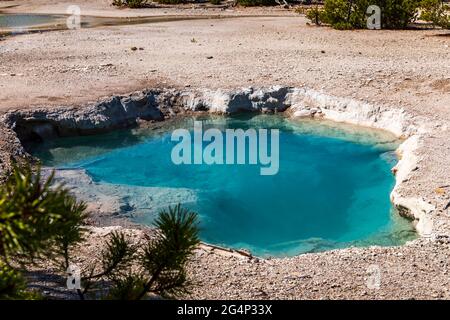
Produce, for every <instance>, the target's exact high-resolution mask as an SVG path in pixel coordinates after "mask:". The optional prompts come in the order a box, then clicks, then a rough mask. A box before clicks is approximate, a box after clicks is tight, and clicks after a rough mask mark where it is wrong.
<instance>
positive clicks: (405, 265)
mask: <svg viewBox="0 0 450 320" xmlns="http://www.w3.org/2000/svg"><path fill="white" fill-rule="evenodd" d="M0 2H1V1H0ZM78 2H80V3H81V4H82V10H83V14H86V15H99V14H102V15H104V16H121V17H127V16H133V15H141V14H143V15H166V14H194V13H195V14H198V11H199V10H203V9H198V10H197V9H195V10H194V9H192V10H191V9H189V10H184V9H183V10H179V8H175V7H174V8H171V9H170V10H168V9H166V8H164V9H157V10H154V9H144V11H145V12H144V11H139V10H135V11H133V10H116V9H115V8H113V7H111V6H110V5H109V1H106V0H105V1H103V0H96V1H92V0H89V1H88V0H81V1H78ZM71 3H72V2H71V1H64V0H32V1H31V0H27V1H12V2H11V1H6V2H5V3H2V5H3V7H4V6H10V5H11V4H17V5H18V6H16V7H14V8H11V9H8V12H26V13H32V12H35V13H61V12H62V13H64V12H65V10H66V8H67V5H68V4H71ZM3 7H2V8H3ZM251 10H253V9H251ZM166 11H167V12H168V13H167V12H166ZM248 11H249V10H243V9H242V11H241V10H240V9H239V10H234V11H233V12H229V14H230V15H236V16H239V15H247V14H249V12H248ZM257 11H258V12H255V14H256V15H259V14H264V12H266V9H258V10H257ZM204 13H205V14H208V12H207V10H205V12H204ZM202 14H203V12H202ZM221 14H222V13H221ZM274 14H275V12H274ZM276 14H277V15H279V16H278V17H276V18H271V17H269V16H267V17H253V18H242V19H240V18H235V19H233V20H230V19H208V20H198V21H189V22H188V21H178V22H170V23H169V22H160V23H154V24H151V25H135V26H115V27H99V28H92V29H83V28H82V29H80V30H77V31H73V32H72V31H56V32H49V33H45V34H29V35H21V36H17V37H8V38H5V39H2V41H1V48H0V60H1V61H2V64H1V65H0V118H1V119H2V121H0V173H3V174H4V173H5V172H7V171H8V170H9V169H10V165H11V161H13V160H16V161H17V160H20V159H22V158H24V157H28V156H29V155H28V154H27V152H26V149H25V148H24V145H23V144H26V141H27V139H31V140H33V139H42V138H44V139H48V138H52V137H55V136H58V135H73V134H94V133H96V132H104V131H105V130H115V129H118V128H122V127H124V126H135V125H138V124H139V123H141V122H148V121H146V120H142V119H148V120H151V119H154V120H151V121H159V120H161V114H162V115H163V116H164V118H166V119H167V118H169V119H170V118H176V117H177V116H182V115H183V114H189V113H190V112H199V111H192V110H194V109H195V110H205V111H201V112H206V110H207V109H209V108H212V109H217V110H216V111H218V112H219V113H220V112H227V111H233V110H234V108H236V106H237V108H238V109H239V103H240V102H239V100H233V99H243V100H242V102H243V103H244V105H246V106H247V107H246V108H248V109H249V110H252V111H258V112H272V111H275V110H277V111H280V110H281V109H283V108H286V109H287V110H285V111H284V112H285V113H286V114H289V115H290V116H293V117H297V116H299V117H302V116H306V117H311V116H312V117H314V118H315V117H319V118H322V117H323V118H327V119H331V120H335V121H346V122H350V123H354V124H358V125H362V126H369V127H376V128H379V129H386V130H388V131H391V132H394V133H395V134H396V135H397V136H401V137H402V138H403V139H404V142H403V144H402V146H401V147H400V148H399V150H398V152H399V154H400V156H401V160H400V162H399V164H398V165H397V167H396V168H395V169H394V171H395V174H396V180H397V184H396V186H395V189H394V191H393V193H392V194H391V197H392V200H393V202H394V203H396V204H397V206H398V207H399V208H400V212H401V213H402V214H403V215H405V216H409V217H410V218H412V219H415V220H416V226H417V229H418V230H419V232H420V233H421V234H422V236H421V237H420V238H418V239H417V240H414V241H411V242H408V243H407V244H406V245H403V246H400V247H389V248H386V247H368V248H347V249H342V250H333V251H328V252H323V253H314V254H304V255H300V256H297V257H293V258H284V259H258V258H254V257H249V256H248V255H242V254H239V253H236V252H229V251H227V250H222V249H220V248H213V247H210V246H201V247H200V248H199V249H198V250H197V251H196V253H195V256H194V257H193V259H192V261H191V263H190V266H189V279H190V280H191V281H192V283H193V284H194V286H193V288H192V292H191V294H189V295H187V296H186V297H187V298H193V299H281V298H284V299H357V298H359V299H449V298H450V290H449V288H450V277H449V272H450V266H449V263H448V256H450V224H449V220H450V212H449V209H450V166H449V163H448V159H450V143H449V141H450V130H449V129H450V128H449V127H448V121H449V120H450V112H449V109H448V106H449V102H450V94H449V93H450V78H449V70H450V69H449V68H450V66H449V65H448V61H449V57H450V51H449V49H448V48H449V45H450V43H449V42H448V41H449V39H450V38H449V37H448V32H445V31H442V30H414V31H413V30H408V31H395V32H393V31H390V30H380V31H377V32H371V31H369V30H368V31H362V30H361V31H348V32H347V31H346V32H343V31H337V30H332V29H328V28H326V27H320V28H315V27H311V26H309V25H307V20H306V19H305V18H304V17H302V16H298V15H296V14H294V13H292V12H286V11H281V10H278V9H277V12H276ZM43 37H45V41H43V39H44V38H43ZM99 43H100V44H101V45H99ZM131 48H142V49H143V50H136V51H133V50H130V49H131ZM273 84H283V85H284V86H282V87H281V88H280V90H281V89H283V90H284V91H283V90H281V91H282V92H280V91H279V90H278V91H277V90H275V91H273V92H272V91H271V92H272V93H271V94H269V95H268V96H267V98H265V97H264V96H263V97H262V98H258V97H260V95H259V93H257V92H258V89H253V90H252V91H251V90H250V89H248V88H246V89H237V90H235V89H232V88H238V87H241V86H247V85H253V86H255V88H266V89H268V88H270V86H272V85H273ZM163 87H169V88H171V89H164V88H163ZM306 87H308V88H310V89H307V88H306ZM142 88H161V89H155V90H146V91H145V92H146V93H144V92H137V93H134V94H132V95H121V96H116V97H115V98H111V96H113V95H114V94H117V93H124V92H131V91H132V90H139V89H142ZM194 88H204V89H194ZM270 90H273V89H270ZM270 90H269V91H270ZM149 92H152V93H151V94H149ZM183 92H184V93H186V94H182V93H183ZM105 96H106V97H108V98H103V99H101V102H100V103H95V101H98V100H99V97H105ZM151 96H152V97H153V98H154V108H153V107H151V106H148V102H149V101H150V102H151V99H149V98H150V97H151ZM231 96H234V98H230V97H231ZM250 96H252V98H251V97H250ZM253 97H254V99H255V100H252V99H253ZM343 97H345V98H343ZM272 98H273V99H272ZM171 99H173V101H171ZM123 101H124V102H126V101H128V102H127V103H123ZM164 101H165V102H164ZM232 101H234V102H235V104H233V103H231V102H232ZM249 101H250V102H249ZM238 102H239V103H238ZM253 102H255V103H253ZM124 105H125V106H127V109H125V108H124ZM163 105H166V106H167V108H165V107H162V106H163ZM175 105H177V106H178V107H175V108H169V107H170V106H175ZM288 105H289V107H287V106H288ZM271 106H272V107H271ZM12 110H14V111H12ZM238 111H239V110H238ZM112 119H115V120H112ZM166 121H167V120H166ZM13 129H14V130H15V131H14V130H13ZM19 138H20V139H19ZM22 143H23V144H22ZM98 206H100V209H101V205H100V204H98ZM98 206H97V207H96V206H95V205H94V206H92V208H91V209H92V211H94V212H95V211H96V210H97V209H98V208H99V207H98ZM403 208H405V210H402V209H403ZM406 208H407V209H406ZM105 219H106V217H102V218H101V220H102V223H105ZM99 224H100V223H99ZM108 224H110V225H114V224H117V225H121V226H111V227H101V228H97V227H92V228H91V234H90V236H89V239H88V243H87V244H86V246H83V248H81V249H80V252H79V255H80V257H79V258H80V261H81V262H82V261H86V260H89V261H91V260H95V257H96V256H97V255H98V253H99V251H100V250H101V245H102V243H103V240H104V239H105V236H106V235H107V234H108V233H109V232H111V231H112V230H113V229H122V230H123V231H125V232H126V233H127V234H129V236H130V237H132V238H133V239H136V241H138V240H139V239H145V237H146V233H148V232H151V230H147V229H145V228H137V226H134V225H127V224H125V221H118V220H117V219H114V220H110V221H109V222H108ZM430 226H431V228H430ZM430 230H431V232H430ZM373 270H378V271H379V277H380V285H379V286H375V287H374V286H371V285H370V283H371V281H370V280H371V279H373V276H374V274H373ZM53 273H54V270H53V269H52V268H51V266H45V265H44V266H43V267H42V272H40V273H38V274H39V275H42V274H53ZM53 278H54V277H52V276H51V277H49V278H44V279H43V278H42V277H37V278H36V279H34V278H33V281H34V283H35V284H36V287H40V285H42V284H45V285H50V282H52V279H53ZM52 283H53V285H54V290H50V292H49V293H48V295H49V296H50V297H56V298H70V297H71V293H70V292H68V291H67V290H66V289H65V288H64V287H63V286H62V285H61V283H57V282H52Z"/></svg>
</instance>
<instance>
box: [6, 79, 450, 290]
mask: <svg viewBox="0 0 450 320" xmlns="http://www.w3.org/2000/svg"><path fill="white" fill-rule="evenodd" d="M195 112H208V113H213V114H233V113H239V112H262V113H278V112H284V113H285V114H287V115H289V116H290V117H292V118H297V117H308V118H324V119H329V120H333V121H338V122H347V123H352V124H356V125H360V126H368V127H374V128H378V129H383V130H387V131H390V132H392V133H394V134H395V135H396V136H399V137H401V138H403V139H404V142H403V144H402V145H401V146H400V148H399V150H398V152H399V155H400V156H401V160H400V161H399V162H398V164H397V166H396V167H395V168H394V173H395V174H396V181H397V182H396V185H395V188H394V190H393V191H392V194H391V199H392V201H393V203H394V205H395V206H396V207H397V208H398V209H399V212H400V213H401V214H402V215H404V216H406V217H409V218H412V219H414V224H415V226H416V228H417V230H418V232H419V234H420V235H421V236H422V237H420V238H419V239H417V240H414V241H411V242H409V243H407V244H406V245H404V246H401V247H393V248H382V247H370V248H348V249H343V250H333V251H329V252H325V253H318V254H306V255H301V256H298V257H293V258H283V259H259V258H254V257H251V256H248V255H243V254H240V253H237V252H236V251H233V250H230V251H228V250H223V249H220V248H217V247H211V246H208V245H203V246H202V247H201V248H199V249H198V250H197V251H196V257H195V258H194V259H193V261H192V262H191V264H192V266H193V269H192V270H193V275H192V276H193V277H194V278H197V279H198V277H199V276H200V275H203V276H205V278H206V279H209V280H208V281H218V280H220V279H222V280H223V281H225V279H228V278H229V277H230V275H227V272H233V275H234V277H236V279H240V280H239V281H240V282H242V281H243V282H244V283H246V281H249V284H250V283H254V284H257V287H258V290H259V291H261V292H266V293H267V292H270V291H274V290H275V288H278V287H277V286H275V285H274V281H269V280H267V277H268V275H267V274H270V275H271V276H270V277H269V278H273V277H274V278H275V279H278V276H279V275H280V274H281V275H283V277H286V274H287V275H288V278H289V279H291V278H292V279H291V280H292V281H291V280H290V281H288V283H290V282H293V283H296V282H298V281H302V282H304V280H305V279H310V278H315V277H314V276H312V275H309V276H306V275H305V272H303V273H302V272H300V273H298V271H295V270H298V269H299V266H303V268H306V269H307V270H309V272H312V273H313V274H316V273H319V274H322V273H323V274H327V275H328V276H330V275H331V274H333V270H334V271H336V270H335V268H336V267H337V266H339V267H338V268H343V266H342V265H341V264H343V263H344V262H345V261H347V260H350V261H351V263H352V264H355V266H354V267H352V268H356V267H357V269H359V270H360V271H361V270H362V271H364V272H366V271H367V270H363V269H364V265H365V264H367V261H368V260H367V259H368V257H377V259H375V260H374V261H380V260H379V258H380V257H383V256H385V255H387V257H395V259H397V258H398V257H403V256H404V252H411V251H413V250H415V249H413V248H420V250H419V251H425V252H427V254H426V255H425V254H424V255H422V256H421V259H424V261H429V262H430V260H429V254H428V253H429V250H435V249H436V248H439V251H440V252H441V253H444V252H448V250H449V246H448V245H449V242H450V235H449V229H448V227H447V226H448V216H447V215H445V216H443V215H442V214H439V211H440V212H445V211H444V210H442V209H441V210H439V204H437V205H436V204H435V203H436V198H432V199H427V198H426V195H423V194H420V193H418V194H416V193H415V190H410V189H408V187H409V186H408V185H407V184H405V183H406V182H408V181H409V180H410V179H411V176H414V175H417V174H423V172H421V171H418V170H417V166H418V165H419V164H418V163H419V162H420V157H421V155H420V152H421V149H420V145H423V144H424V141H423V140H424V139H425V137H426V135H428V134H430V133H433V130H441V129H440V128H441V124H440V123H438V122H436V121H424V119H423V117H415V116H414V115H413V114H410V113H408V112H406V111H405V110H402V109H396V108H392V107H386V106H376V105H371V104H369V103H365V102H360V101H357V100H352V99H347V98H339V97H332V96H330V95H326V94H323V93H321V92H318V91H315V90H312V89H308V88H292V87H284V86H274V87H268V88H264V87H262V88H251V87H248V88H241V89H235V90H210V89H197V90H176V89H157V90H145V91H142V92H134V93H132V94H129V95H126V96H115V97H113V98H110V99H105V100H103V101H100V102H99V103H96V104H94V105H90V106H89V105H86V106H84V107H78V108H67V107H59V108H46V109H36V110H11V111H8V112H6V113H5V114H3V115H2V116H1V118H0V119H1V123H2V137H3V136H4V137H8V139H7V142H8V143H7V144H5V141H4V140H2V141H3V143H4V144H5V147H2V149H1V150H2V159H5V160H3V161H2V165H3V166H4V167H8V166H9V162H8V159H13V158H20V157H24V156H28V155H27V153H26V151H25V149H24V147H23V146H22V144H21V142H23V143H27V142H29V141H31V140H34V141H36V140H38V141H45V140H47V139H53V138H56V137H60V136H74V135H91V134H96V133H102V132H107V131H111V130H115V129H119V128H125V127H133V126H137V125H138V124H139V123H140V122H143V121H144V122H145V121H164V119H170V118H177V117H179V116H182V115H185V114H190V113H195ZM60 178H61V177H60ZM66 178H67V175H66V177H64V175H62V179H63V180H64V179H66ZM104 202H105V201H104ZM106 202H108V201H106ZM99 209H100V208H99V207H95V206H94V207H92V206H91V211H94V212H95V211H96V210H98V211H101V210H99ZM106 211H108V210H106ZM109 211H111V210H109ZM114 221H115V222H114ZM109 223H110V224H111V223H112V224H114V223H117V224H121V225H122V226H123V227H119V228H127V227H132V228H133V226H132V224H129V225H126V223H124V222H123V221H122V222H118V221H116V220H111V221H109ZM101 224H102V223H100V225H101ZM134 227H135V226H134ZM133 232H134V233H136V234H137V237H138V238H139V237H141V236H143V235H144V234H145V233H146V232H151V231H149V230H148V229H146V228H143V229H142V228H138V229H135V231H133ZM89 241H93V242H94V243H95V241H96V240H95V237H92V239H90V240H89ZM96 245H99V244H98V243H97V244H96ZM417 254H419V253H418V252H415V254H414V255H413V256H408V260H409V259H411V258H414V261H415V259H417V257H416V255H417ZM439 256H440V255H439ZM329 259H332V261H329ZM369 260H370V259H369ZM382 260H383V264H384V263H385V261H384V258H382ZM308 261H309V262H308ZM312 261H314V262H315V263H318V262H319V263H324V262H325V261H327V263H329V264H331V265H333V267H332V268H331V269H327V268H328V267H327V266H323V268H324V269H323V268H321V270H322V271H319V270H315V269H311V268H312V267H311V266H309V265H308V263H312ZM387 261H389V259H387ZM307 262H308V263H307ZM414 263H415V262H412V261H411V265H410V267H413V266H414ZM312 265H314V264H312ZM212 266H215V267H214V268H213V270H214V272H215V273H216V272H218V271H220V272H221V273H220V274H216V275H215V276H214V277H211V275H210V274H209V272H211V271H212V270H211V268H212ZM368 266H369V265H368ZM348 267H349V266H346V267H345V268H344V269H346V268H348ZM199 268H200V269H201V270H204V271H205V272H207V273H208V275H205V274H204V273H203V272H200V273H198V270H197V269H199ZM227 268H228V269H227ZM242 268H244V269H243V270H246V272H247V271H248V270H257V271H252V273H250V275H249V274H246V273H245V272H244V273H242V274H241V275H239V274H237V273H236V272H234V271H231V270H241V269H242ZM361 268H362V269H361ZM380 268H384V267H380ZM396 268H397V267H396ZM216 269H217V270H216ZM273 269H277V270H278V271H277V272H278V273H277V272H275V273H272V271H271V272H269V271H268V270H273ZM194 270H197V271H195V272H194ZM362 271H361V272H362ZM296 272H297V273H298V276H294V275H293V274H296ZM354 272H355V270H353V271H352V273H354ZM364 272H363V273H362V274H359V279H360V282H361V281H362V280H361V279H364V277H365V273H364ZM389 272H391V271H389ZM445 272H447V271H445ZM266 273H267V274H266ZM339 273H340V274H341V275H340V276H339V277H337V276H336V275H335V277H336V278H335V281H337V282H338V283H342V282H344V283H345V282H346V281H350V283H352V284H353V285H356V283H355V280H354V279H351V278H349V275H348V274H342V273H341V271H340V272H339ZM265 274H266V276H264V275H265ZM306 274H308V272H306ZM249 279H252V280H251V281H250V280H249ZM255 279H258V280H257V281H256V282H255ZM283 279H285V278H283ZM356 279H358V277H357V278H356ZM222 280H220V281H222ZM397 280H398V281H403V280H401V279H397ZM204 281H205V280H204V279H203V280H202V282H204ZM283 281H284V280H283ZM194 282H195V281H194ZM225 282H226V281H225ZM307 282H308V283H309V282H310V281H307ZM325 284H326V283H325ZM207 287H208V286H206V287H204V286H199V287H196V289H195V290H194V292H193V293H192V296H190V297H194V298H221V297H224V296H222V295H223V294H224V295H225V297H229V298H277V297H278V298H281V297H283V298H299V297H301V298H304V297H326V296H327V295H329V294H330V292H334V293H336V290H335V289H336V288H339V286H336V285H334V286H331V287H329V288H328V287H327V286H324V287H323V288H322V286H318V287H315V289H313V291H312V292H303V291H299V290H300V288H301V286H300V287H298V288H295V289H291V290H294V292H295V293H288V292H284V291H280V292H278V291H276V290H275V292H272V293H271V294H270V295H269V294H268V295H267V296H264V295H262V294H260V293H258V292H259V291H258V290H256V289H255V288H253V289H255V290H256V291H255V290H249V291H248V288H247V290H240V291H239V292H237V291H233V290H231V291H229V290H228V289H225V288H223V287H222V291H221V292H220V294H212V293H211V292H207ZM261 288H262V289H261ZM280 288H284V287H283V286H280ZM324 288H327V289H326V290H325V289H324ZM358 288H364V283H363V282H361V283H359V285H358ZM382 288H383V286H382ZM441 289H442V290H444V289H445V288H441ZM330 290H331V291H330ZM368 290H369V289H367V288H366V289H365V290H359V291H360V293H359V295H358V294H357V292H358V291H356V292H354V291H353V290H348V291H347V290H344V291H343V292H340V293H339V295H338V296H336V297H353V296H354V295H355V297H365V296H366V295H367V297H370V296H371V295H370V294H368ZM380 290H381V288H379V289H377V290H375V291H373V290H372V291H373V292H372V294H375V296H377V297H384V296H383V295H379V294H380V292H384V291H382V290H381V291H380ZM233 292H234V293H233ZM445 292H446V294H447V291H445ZM311 294H312V296H311ZM422 294H426V293H425V292H423V293H422ZM415 296H416V295H415ZM333 297H334V296H333ZM403 297H405V298H406V296H403ZM396 298H398V297H396Z"/></svg>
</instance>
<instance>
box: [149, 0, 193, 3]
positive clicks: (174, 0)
mask: <svg viewBox="0 0 450 320" xmlns="http://www.w3.org/2000/svg"><path fill="white" fill-rule="evenodd" d="M153 1H155V2H158V3H162V4H180V3H185V2H186V1H185V0H153Z"/></svg>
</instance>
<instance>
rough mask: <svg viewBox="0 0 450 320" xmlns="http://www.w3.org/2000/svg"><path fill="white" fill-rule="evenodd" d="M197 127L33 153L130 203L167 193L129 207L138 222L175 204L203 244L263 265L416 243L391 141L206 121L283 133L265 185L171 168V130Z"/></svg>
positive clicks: (233, 172) (331, 130)
mask: <svg viewBox="0 0 450 320" xmlns="http://www.w3.org/2000/svg"><path fill="white" fill-rule="evenodd" d="M197 120H198V119H197ZM193 121H194V119H185V120H183V121H180V122H177V123H173V124H171V126H169V125H166V127H163V128H161V129H159V130H154V129H153V130H150V129H147V130H146V129H139V130H133V131H119V132H114V133H111V134H106V135H99V136H91V137H78V138H65V139H58V140H55V141H53V142H51V143H47V144H44V145H40V146H39V147H38V148H36V150H35V154H36V155H37V156H38V157H40V158H41V159H42V160H43V161H44V164H45V165H49V166H55V167H58V168H82V169H85V170H86V171H87V172H88V174H89V175H90V176H91V177H92V178H93V179H94V181H95V182H97V183H98V184H105V185H122V186H123V185H127V186H131V187H136V188H139V190H140V192H136V197H138V196H139V195H140V194H142V190H144V192H147V191H145V190H148V193H152V192H155V190H159V189H160V190H163V191H164V192H163V196H161V195H159V196H158V201H155V202H154V204H152V207H150V208H134V209H135V210H136V214H134V215H133V216H134V218H133V219H134V220H135V221H137V222H139V223H143V224H151V223H152V221H153V219H154V217H155V215H156V212H157V211H158V210H160V209H161V208H163V207H165V206H168V205H173V204H175V203H176V202H181V203H182V204H183V205H184V206H186V207H189V208H190V209H192V210H195V211H196V212H198V213H199V216H200V221H201V223H200V226H201V238H202V240H204V241H206V242H209V243H213V244H217V245H223V246H227V247H233V248H244V249H247V250H249V251H251V252H252V253H254V254H256V255H260V256H268V255H270V256H290V255H295V254H299V253H304V252H314V251H322V250H327V249H333V248H340V247H346V246H351V245H355V246H359V245H361V246H364V245H398V244H401V243H404V242H405V241H406V240H409V239H411V238H412V237H414V232H413V231H412V226H411V225H410V224H409V222H408V221H406V220H404V219H402V218H400V217H399V216H398V214H397V213H396V212H395V211H394V210H393V208H392V206H391V203H390V200H389V194H390V192H391V190H392V188H393V186H394V177H393V176H392V174H391V171H390V170H391V168H392V166H393V165H394V164H395V162H396V158H395V155H394V154H393V152H392V151H393V150H394V149H395V148H396V146H397V141H395V139H393V138H392V137H390V136H387V135H384V134H381V133H378V132H373V131H369V130H366V131H364V130H362V129H359V130H358V129H356V130H355V128H354V127H350V126H347V127H346V126H333V125H331V124H329V123H320V122H311V121H303V122H300V121H291V120H287V119H284V118H283V117H280V116H256V117H246V118H242V117H239V118H223V117H216V118H206V119H203V126H204V128H205V129H206V128H218V129H220V130H221V131H225V130H226V129H230V128H231V129H232V128H242V129H244V130H246V129H248V128H256V129H258V128H269V129H270V128H277V129H279V130H280V140H279V141H280V144H279V153H280V158H279V172H278V174H276V175H272V176H263V175H260V166H259V165H248V164H247V165H205V164H202V165H175V164H173V162H172V161H171V151H172V148H173V147H174V145H175V144H176V143H177V142H174V141H171V133H172V129H174V128H179V127H183V128H186V129H189V130H192V128H193ZM142 187H149V188H148V189H145V188H144V189H142ZM186 191H189V192H188V194H189V196H184V195H185V194H186ZM177 193H178V196H177ZM151 196H152V195H151V194H150V197H151ZM127 197H128V198H129V195H128V196H127ZM128 200H129V199H128ZM134 203H139V199H137V200H135V202H134Z"/></svg>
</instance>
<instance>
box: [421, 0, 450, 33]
mask: <svg viewBox="0 0 450 320" xmlns="http://www.w3.org/2000/svg"><path fill="white" fill-rule="evenodd" d="M420 7H421V9H422V11H421V15H420V19H422V20H424V21H428V22H431V23H432V24H433V25H434V26H439V27H442V28H446V29H449V28H450V14H448V13H447V8H446V6H445V5H444V3H443V2H442V1H441V0H422V2H421V4H420Z"/></svg>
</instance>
